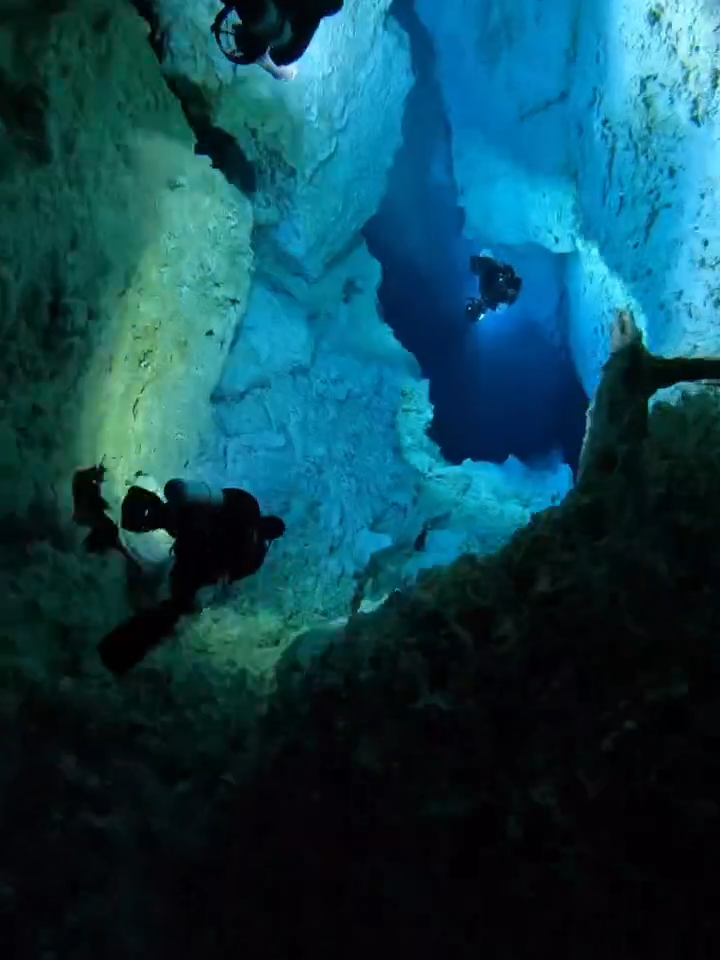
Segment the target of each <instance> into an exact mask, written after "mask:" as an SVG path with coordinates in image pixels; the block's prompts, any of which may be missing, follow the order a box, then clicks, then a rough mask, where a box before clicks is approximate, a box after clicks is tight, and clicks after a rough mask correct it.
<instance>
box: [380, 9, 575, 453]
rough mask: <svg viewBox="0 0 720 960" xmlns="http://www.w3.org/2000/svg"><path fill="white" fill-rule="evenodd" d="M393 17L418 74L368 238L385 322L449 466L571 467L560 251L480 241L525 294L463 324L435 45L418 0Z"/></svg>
mask: <svg viewBox="0 0 720 960" xmlns="http://www.w3.org/2000/svg"><path fill="white" fill-rule="evenodd" d="M392 12H393V14H394V15H395V16H396V17H397V19H398V20H399V22H400V23H401V25H402V27H403V28H404V29H405V30H406V31H407V33H408V35H409V37H410V42H411V55H412V65H413V70H414V73H415V78H416V80H415V86H414V87H413V89H412V90H411V92H410V94H409V96H408V98H407V102H406V109H405V115H404V121H403V143H402V146H401V148H400V149H399V151H398V152H397V154H396V156H395V160H394V164H393V166H392V169H391V171H390V174H389V177H388V187H387V193H386V195H385V197H384V199H383V202H382V204H381V206H380V208H379V210H378V212H377V214H376V215H375V216H374V217H373V218H372V220H371V221H370V222H369V223H368V224H367V226H366V228H365V231H364V234H365V237H366V240H367V243H368V246H369V248H370V252H371V253H372V254H373V256H374V257H376V259H377V260H378V261H379V262H380V263H381V265H382V268H383V279H382V284H381V286H380V289H379V301H380V307H381V311H382V314H383V316H384V319H385V321H386V322H387V323H388V324H389V325H390V327H391V328H392V329H393V331H394V333H395V334H396V336H397V337H398V339H399V340H400V342H401V343H402V344H403V346H405V347H406V349H408V350H410V351H411V353H413V354H414V355H415V356H416V358H417V360H418V362H419V363H420V366H421V369H422V371H423V374H424V375H425V376H426V377H427V378H428V379H429V381H430V399H431V401H432V403H433V407H434V417H433V421H432V424H431V426H430V428H429V431H428V432H429V435H430V436H431V438H432V439H433V440H435V442H436V443H437V444H438V446H439V447H440V449H441V451H442V453H443V455H444V456H445V458H446V459H447V460H448V461H449V462H451V463H461V462H462V461H463V460H465V459H470V460H478V461H491V462H496V463H503V462H504V461H505V460H506V459H507V458H508V457H509V456H514V457H516V458H518V459H519V460H521V461H523V462H524V463H526V464H527V465H529V466H532V465H539V464H543V463H546V462H548V461H554V460H558V459H559V460H562V461H563V462H565V463H568V464H569V465H570V467H571V468H572V469H573V471H574V470H575V469H576V467H577V460H578V456H579V451H580V446H581V444H582V438H583V433H584V429H585V410H586V407H587V397H586V395H585V392H584V390H583V388H582V386H581V384H580V381H579V379H578V376H577V372H576V370H575V367H574V364H573V361H572V357H571V355H570V351H569V349H568V346H567V337H566V333H565V325H566V319H567V318H566V311H567V303H566V298H565V294H564V272H565V259H566V257H565V256H563V255H558V254H553V253H550V252H549V251H548V250H546V249H545V248H543V247H540V246H538V245H532V244H526V245H524V246H523V247H521V248H503V247H501V246H498V245H493V243H492V237H488V238H486V248H491V249H492V252H493V254H494V256H495V257H496V258H497V259H499V260H502V261H503V262H508V263H511V264H512V265H513V266H514V268H515V270H516V272H517V273H518V274H519V276H521V278H522V280H523V289H522V292H521V295H520V297H519V299H518V301H517V303H516V304H514V305H513V306H512V307H509V308H507V309H506V310H505V311H503V312H498V313H496V314H493V313H492V312H490V313H488V314H487V315H486V317H485V318H484V320H483V321H481V322H480V323H477V324H471V323H469V322H468V320H467V319H466V316H465V312H464V307H465V303H466V300H467V298H468V297H470V296H472V295H473V294H476V292H477V290H476V284H477V281H476V280H475V278H474V277H473V276H472V274H471V273H470V271H469V257H470V255H471V254H473V253H479V252H480V251H479V250H478V249H476V248H475V247H474V245H472V244H471V243H470V242H469V241H468V240H467V239H466V238H465V237H464V235H463V228H464V213H463V211H462V209H461V208H460V206H459V204H458V192H457V185H456V183H455V180H454V177H453V160H452V147H451V130H450V127H449V123H448V120H447V116H446V113H445V107H444V104H443V100H442V94H441V91H440V87H439V84H438V81H437V77H436V73H435V53H434V50H433V45H432V40H431V38H430V37H429V35H428V33H427V31H426V29H425V27H424V26H423V24H422V23H421V21H420V19H419V17H418V15H417V13H416V12H415V6H414V0H396V2H395V3H394V5H393V7H392ZM474 93H475V91H472V92H469V95H473V94H474Z"/></svg>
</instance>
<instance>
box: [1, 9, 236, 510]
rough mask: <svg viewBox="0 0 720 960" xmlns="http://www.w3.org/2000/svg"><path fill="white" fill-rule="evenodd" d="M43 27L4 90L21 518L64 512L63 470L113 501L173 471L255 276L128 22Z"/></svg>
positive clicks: (5, 477) (20, 42) (77, 12)
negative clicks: (136, 476)
mask: <svg viewBox="0 0 720 960" xmlns="http://www.w3.org/2000/svg"><path fill="white" fill-rule="evenodd" d="M21 22H22V21H21ZM39 23H40V27H41V29H39V30H38V29H37V25H36V29H35V30H34V31H30V32H27V33H26V32H24V31H23V30H22V29H21V28H19V27H18V24H17V23H16V22H15V21H13V19H12V18H9V20H8V21H6V23H5V30H4V33H3V40H4V44H3V46H4V52H5V55H4V57H3V61H2V62H3V64H5V66H4V67H3V70H2V73H0V77H1V78H2V83H3V85H4V90H3V106H2V114H3V122H4V132H5V152H4V164H3V169H2V173H1V179H0V206H1V207H2V210H3V216H2V218H0V262H1V263H2V267H1V268H0V298H1V300H2V308H3V309H2V317H3V329H2V332H1V334H0V335H1V336H2V342H3V351H2V364H1V369H0V376H2V383H3V390H2V392H3V396H4V398H5V399H4V401H3V404H4V406H3V411H2V433H3V442H2V461H3V462H2V473H1V474H0V481H1V482H2V486H0V491H1V492H2V495H3V503H2V507H3V510H4V511H5V512H15V513H23V512H24V511H26V509H27V507H28V505H29V504H30V503H31V502H32V501H33V500H34V499H40V500H43V501H47V500H48V498H51V497H52V495H53V491H54V494H55V496H56V497H57V498H58V499H59V501H60V502H61V503H62V505H63V507H66V506H67V494H68V491H69V480H70V474H71V472H72V470H73V469H75V468H76V467H77V466H78V465H81V464H86V463H88V462H94V461H96V460H97V459H99V458H100V457H101V456H105V457H106V458H107V460H108V464H109V465H110V466H111V467H112V474H111V475H112V477H113V482H114V483H115V484H116V485H117V487H118V489H120V488H121V487H122V484H123V482H124V481H125V480H126V479H127V478H128V477H129V476H131V475H132V474H133V473H134V472H135V471H136V470H138V469H144V470H146V471H147V472H150V473H156V474H157V475H159V476H163V475H167V474H168V472H173V471H177V470H182V468H183V466H184V464H185V463H187V462H188V460H189V459H190V458H191V457H192V456H193V453H194V451H195V448H196V445H197V441H198V437H199V435H200V434H201V433H202V432H203V431H204V429H205V411H206V410H207V409H208V404H207V400H208V398H209V395H210V393H211V391H212V389H213V387H214V385H215V383H216V381H217V377H218V376H219V371H220V369H221V365H222V361H223V356H224V353H225V351H226V349H227V346H228V343H229V337H230V334H231V331H232V330H233V328H234V326H235V323H236V318H237V311H238V306H239V307H242V306H243V304H244V301H245V298H246V295H247V290H248V275H249V269H250V261H251V252H250V247H249V232H250V228H251V225H252V217H251V208H250V204H249V203H248V202H247V201H245V200H244V198H243V197H242V196H241V195H240V194H238V193H237V192H235V191H231V189H230V188H229V187H228V185H227V184H226V182H225V180H224V179H223V178H222V177H221V175H220V174H218V173H216V172H215V171H213V170H211V169H210V165H209V163H208V162H207V161H206V160H204V159H201V158H197V157H195V156H194V155H193V140H192V136H191V134H190V131H189V129H188V127H187V124H186V122H185V120H184V118H183V116H182V112H181V110H180V108H179V106H178V104H177V102H176V101H175V100H174V98H173V97H172V96H171V95H170V94H169V92H168V91H167V89H166V87H165V85H164V83H163V80H162V77H161V74H160V70H159V68H158V65H157V63H156V61H155V59H154V57H153V55H152V51H151V50H150V48H149V46H148V44H147V39H146V28H145V26H144V24H143V23H142V21H141V20H140V19H139V18H138V17H137V16H136V14H135V13H134V12H133V11H132V10H131V9H129V8H126V7H125V6H121V7H119V8H117V9H116V8H113V7H110V6H109V5H107V4H104V3H102V2H95V0H92V2H91V0H88V2H86V3H82V4H78V5H76V6H75V7H74V8H73V9H72V10H68V11H67V12H59V13H58V14H57V15H55V16H52V17H49V18H48V19H47V20H42V19H41V20H40V21H39ZM78 49H82V50H83V56H82V57H79V56H78V53H77V51H78ZM209 316H210V317H212V321H211V324H210V323H209V322H208V317H209ZM211 325H212V328H213V332H212V334H210V332H209V327H210V326H211ZM206 333H208V335H207V336H206ZM118 489H116V490H115V491H114V492H115V493H117V492H118ZM109 492H110V495H111V497H112V494H113V491H112V489H111V490H110V491H109Z"/></svg>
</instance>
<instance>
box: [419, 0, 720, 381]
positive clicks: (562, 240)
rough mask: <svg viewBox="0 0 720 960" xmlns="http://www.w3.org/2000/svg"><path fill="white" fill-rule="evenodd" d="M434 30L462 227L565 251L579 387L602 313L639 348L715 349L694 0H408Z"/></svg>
mask: <svg viewBox="0 0 720 960" xmlns="http://www.w3.org/2000/svg"><path fill="white" fill-rule="evenodd" d="M418 9H419V11H420V14H421V16H422V18H423V20H424V22H425V23H426V25H427V26H428V29H429V30H430V32H431V34H432V36H433V37H434V40H435V43H436V46H437V52H438V58H439V68H440V76H441V82H442V84H443V90H444V95H445V98H446V103H447V106H448V114H449V117H450V121H451V124H452V128H453V142H454V146H453V149H454V159H455V172H456V176H457V179H458V182H459V184H460V187H461V193H462V198H463V203H464V205H465V208H466V211H467V215H468V233H469V235H470V236H471V238H473V239H480V240H485V239H488V238H489V239H490V241H492V242H511V243H522V242H525V241H536V242H538V243H541V244H543V245H545V246H546V247H547V248H548V249H550V250H556V251H565V252H569V253H574V254H575V256H573V257H571V258H570V259H569V261H568V276H567V284H568V299H569V303H570V307H571V330H570V336H571V343H572V348H573V353H574V357H575V362H576V365H577V367H578V370H579V373H580V375H581V378H582V381H583V384H584V386H585V389H586V390H587V391H588V393H589V394H591V393H592V392H593V391H594V389H595V387H596V385H597V382H598V378H599V369H600V366H601V365H602V363H603V362H604V360H605V358H606V356H607V350H608V331H609V325H610V322H611V320H612V317H613V314H614V310H615V309H616V307H618V306H631V307H633V308H634V309H635V312H636V315H637V316H638V318H639V319H640V323H641V326H643V328H644V329H645V331H646V335H647V342H648V346H649V347H650V349H652V350H654V351H656V352H663V353H696V352H710V353H712V352H714V351H715V350H717V349H718V346H719V344H718V339H717V322H716V320H715V314H716V312H717V307H716V304H717V303H720V300H718V294H717V290H718V287H717V281H716V279H715V265H716V257H717V252H716V251H717V240H718V237H717V225H716V218H715V217H714V213H713V210H714V199H713V194H714V179H713V178H714V173H713V171H714V170H715V168H716V166H717V155H718V149H720V148H719V147H718V143H719V142H720V128H719V127H718V103H719V102H720V100H719V99H718V87H719V86H720V83H719V82H718V75H717V62H718V45H719V43H720V34H719V33H718V32H717V27H718V23H719V22H720V18H719V16H718V11H717V7H716V5H714V4H712V3H708V2H707V0H689V2H687V0H669V2H666V3H662V4H656V5H654V6H653V5H648V4H647V3H645V2H644V0H618V2H615V3H612V4H586V3H579V2H578V0H562V2H561V3H558V4H552V5H548V4H545V3H542V2H541V0H520V2H518V3H516V4H513V5H512V7H511V8H510V7H508V6H507V4H504V3H502V2H500V0H488V2H486V3H483V4H473V3H471V2H470V0H467V2H465V0H459V2H458V3H453V4H445V5H442V6H441V5H437V4H433V3H431V2H430V0H418Z"/></svg>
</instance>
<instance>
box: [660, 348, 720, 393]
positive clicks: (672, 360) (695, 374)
mask: <svg viewBox="0 0 720 960" xmlns="http://www.w3.org/2000/svg"><path fill="white" fill-rule="evenodd" d="M646 362H647V371H648V374H649V376H648V378H647V379H648V388H649V389H651V390H652V393H655V392H656V391H657V390H663V389H664V388H666V387H674V386H675V384H676V383H695V382H696V381H698V380H720V359H717V358H714V357H656V356H653V355H648V357H647V361H646Z"/></svg>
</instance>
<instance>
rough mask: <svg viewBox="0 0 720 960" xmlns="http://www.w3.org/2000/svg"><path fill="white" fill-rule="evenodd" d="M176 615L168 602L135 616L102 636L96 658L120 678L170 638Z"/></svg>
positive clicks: (177, 611)
mask: <svg viewBox="0 0 720 960" xmlns="http://www.w3.org/2000/svg"><path fill="white" fill-rule="evenodd" d="M180 616H181V614H180V611H179V609H178V607H177V605H176V604H174V603H173V602H172V601H170V600H165V601H163V602H162V603H160V604H159V605H158V606H157V607H153V608H152V609H150V610H142V611H141V612H140V613H136V614H135V616H134V617H131V618H130V619H129V620H125V621H124V622H123V623H121V624H119V625H118V626H117V627H115V629H114V630H111V631H110V633H108V634H107V635H106V636H105V637H103V639H102V640H101V641H100V643H99V644H98V653H99V654H100V659H101V660H102V662H103V663H104V664H105V666H106V667H107V668H108V670H109V671H110V672H111V673H113V674H114V675H115V676H116V677H122V676H124V675H125V674H126V673H128V672H129V671H130V670H132V669H133V667H136V666H137V665H138V664H139V663H140V662H141V661H142V660H144V659H145V657H146V656H147V655H148V653H150V652H151V651H152V650H154V649H155V647H157V646H159V645H160V644H161V643H162V642H163V640H166V639H167V637H169V636H170V634H171V633H172V631H173V629H174V627H175V625H176V624H177V622H178V620H179V619H180Z"/></svg>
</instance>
